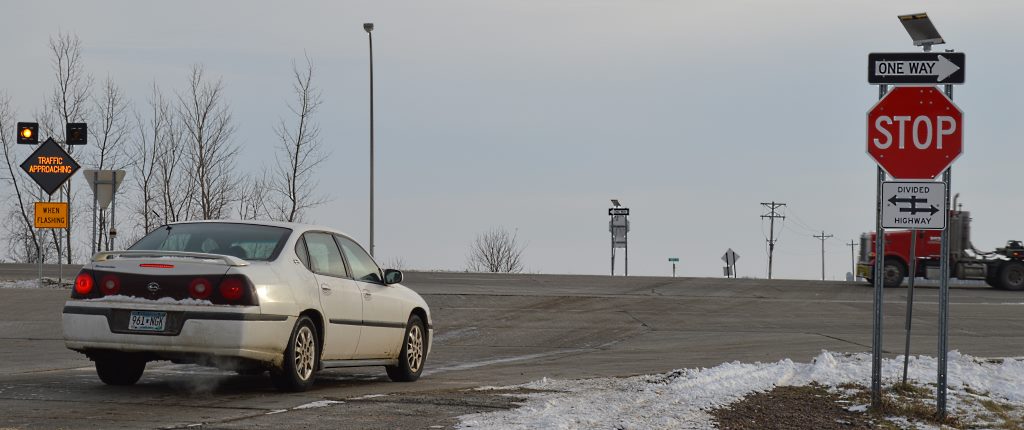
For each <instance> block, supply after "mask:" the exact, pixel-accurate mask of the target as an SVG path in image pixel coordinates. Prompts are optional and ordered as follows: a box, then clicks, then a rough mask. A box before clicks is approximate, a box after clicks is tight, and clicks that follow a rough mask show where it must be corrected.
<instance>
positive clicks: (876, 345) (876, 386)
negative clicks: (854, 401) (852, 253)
mask: <svg viewBox="0 0 1024 430" xmlns="http://www.w3.org/2000/svg"><path fill="white" fill-rule="evenodd" d="M887 90H888V86H887V85H879V86H878V99H879V100H881V99H882V98H884V97H885V93H886V92H887ZM876 170H877V172H876V175H875V176H876V178H875V189H876V191H877V195H876V198H875V270H874V272H873V273H874V274H873V275H872V276H873V277H874V281H875V282H874V283H875V291H874V293H875V294H874V299H873V300H872V303H873V306H872V309H873V312H874V320H873V323H872V330H871V407H873V408H878V407H880V406H881V405H882V302H883V301H884V300H885V298H884V297H885V296H884V294H883V291H882V287H883V285H884V284H883V281H884V278H883V276H882V273H883V272H884V271H885V268H884V265H883V260H884V258H883V256H884V255H885V231H884V230H883V229H882V183H883V182H885V170H883V169H882V167H881V166H878V167H876Z"/></svg>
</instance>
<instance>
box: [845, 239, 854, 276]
mask: <svg viewBox="0 0 1024 430" xmlns="http://www.w3.org/2000/svg"><path fill="white" fill-rule="evenodd" d="M846 246H849V247H850V273H852V274H853V280H854V281H856V280H857V259H856V258H855V257H854V256H853V248H854V247H855V246H857V242H855V241H854V240H853V239H850V243H847V244H846Z"/></svg>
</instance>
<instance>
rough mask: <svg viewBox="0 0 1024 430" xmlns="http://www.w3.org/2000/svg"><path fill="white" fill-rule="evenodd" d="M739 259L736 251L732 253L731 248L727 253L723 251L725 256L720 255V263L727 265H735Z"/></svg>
mask: <svg viewBox="0 0 1024 430" xmlns="http://www.w3.org/2000/svg"><path fill="white" fill-rule="evenodd" d="M739 259H740V255H739V254H737V253H736V251H733V250H732V248H729V250H728V251H725V255H722V261H724V262H725V264H728V265H733V264H736V260H739Z"/></svg>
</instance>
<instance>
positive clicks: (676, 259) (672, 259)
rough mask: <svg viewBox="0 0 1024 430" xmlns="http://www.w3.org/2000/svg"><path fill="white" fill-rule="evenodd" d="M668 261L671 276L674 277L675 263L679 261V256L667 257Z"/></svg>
mask: <svg viewBox="0 0 1024 430" xmlns="http://www.w3.org/2000/svg"><path fill="white" fill-rule="evenodd" d="M668 262H669V263H672V277H673V278H675V277H676V263H678V262H679V257H669V258H668Z"/></svg>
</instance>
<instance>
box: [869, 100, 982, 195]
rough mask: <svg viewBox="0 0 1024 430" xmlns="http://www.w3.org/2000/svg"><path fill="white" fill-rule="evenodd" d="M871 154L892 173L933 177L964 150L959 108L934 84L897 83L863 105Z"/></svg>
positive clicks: (899, 176) (916, 176)
mask: <svg viewBox="0 0 1024 430" xmlns="http://www.w3.org/2000/svg"><path fill="white" fill-rule="evenodd" d="M867 126H868V133H867V143H868V148H867V152H868V155H870V156H871V158H873V159H874V160H875V162H877V163H878V165H879V166H880V167H882V169H884V170H885V171H886V172H887V173H889V175H891V176H892V177H893V178H896V179H933V178H935V177H936V176H938V175H939V173H942V171H943V170H946V167H949V165H950V164H952V163H953V160H956V158H957V157H959V156H960V154H961V153H962V152H963V129H964V127H963V112H961V111H960V108H958V107H957V106H956V105H955V104H953V101H952V100H950V99H949V98H948V97H946V95H945V94H943V93H942V92H941V91H939V90H938V89H936V88H935V87H896V88H893V90H892V91H890V92H889V93H888V94H886V95H885V97H883V98H882V99H881V100H879V101H878V103H876V104H875V106H873V107H872V108H871V110H869V111H868V124H867Z"/></svg>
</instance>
